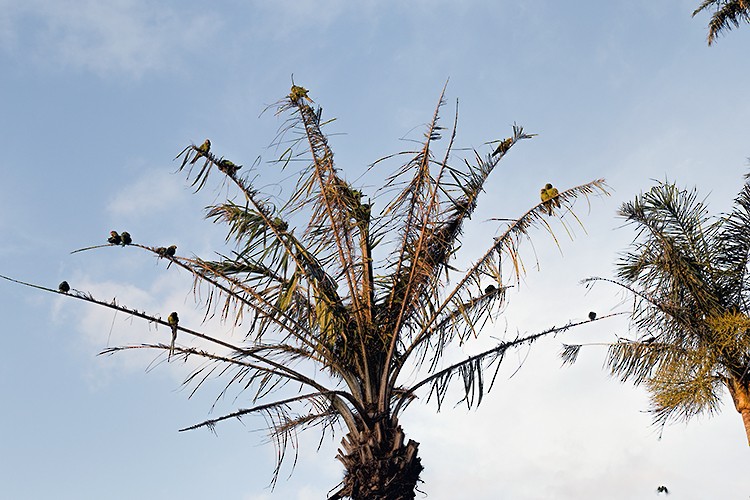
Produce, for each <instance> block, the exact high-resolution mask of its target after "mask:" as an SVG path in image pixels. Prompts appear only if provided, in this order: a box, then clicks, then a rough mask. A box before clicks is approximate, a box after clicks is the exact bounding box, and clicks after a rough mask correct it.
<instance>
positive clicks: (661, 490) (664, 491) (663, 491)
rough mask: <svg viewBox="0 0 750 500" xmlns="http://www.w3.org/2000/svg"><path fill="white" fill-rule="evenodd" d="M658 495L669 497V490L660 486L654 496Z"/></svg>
mask: <svg viewBox="0 0 750 500" xmlns="http://www.w3.org/2000/svg"><path fill="white" fill-rule="evenodd" d="M660 493H664V494H665V495H669V490H668V489H667V487H666V486H664V485H661V486H659V487H658V488H656V494H657V495H658V494H660Z"/></svg>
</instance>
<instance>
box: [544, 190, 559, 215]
mask: <svg viewBox="0 0 750 500" xmlns="http://www.w3.org/2000/svg"><path fill="white" fill-rule="evenodd" d="M540 194H541V197H542V201H543V202H544V206H545V207H546V208H547V213H548V214H549V215H552V213H553V210H552V207H553V206H555V207H557V208H560V199H559V198H558V196H559V195H560V192H559V191H558V190H557V188H556V187H553V186H552V184H550V183H547V184H545V185H544V187H543V188H542V190H541V193H540Z"/></svg>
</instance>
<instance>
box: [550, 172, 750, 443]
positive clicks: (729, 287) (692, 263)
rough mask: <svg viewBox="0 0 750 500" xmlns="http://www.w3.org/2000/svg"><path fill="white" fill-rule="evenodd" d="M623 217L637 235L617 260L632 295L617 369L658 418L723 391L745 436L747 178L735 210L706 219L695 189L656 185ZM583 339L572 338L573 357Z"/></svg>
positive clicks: (749, 399)
mask: <svg viewBox="0 0 750 500" xmlns="http://www.w3.org/2000/svg"><path fill="white" fill-rule="evenodd" d="M620 215H622V216H623V217H625V219H626V220H627V221H628V222H631V223H633V224H635V225H636V234H637V238H636V240H635V241H634V243H633V246H632V248H631V249H630V250H629V251H628V252H627V253H626V254H625V255H624V256H623V258H622V259H621V261H620V262H619V264H618V266H619V272H618V274H619V281H615V280H608V279H602V278H591V280H587V281H589V283H592V282H594V281H602V280H603V281H610V282H613V283H617V284H618V285H619V286H621V287H622V288H624V289H626V290H628V291H629V292H631V293H632V294H633V297H634V299H635V302H634V308H633V311H632V321H633V324H634V325H635V327H636V329H637V332H638V335H639V337H638V339H637V340H626V339H619V340H618V342H617V343H614V344H611V345H610V347H609V352H608V356H607V366H608V368H609V370H610V372H611V374H612V375H613V376H618V377H620V379H621V380H623V381H625V380H632V381H633V382H634V383H635V384H636V385H639V384H644V385H645V386H646V388H647V390H648V392H649V393H650V396H651V407H652V408H651V410H652V412H653V413H654V419H655V422H656V423H660V424H661V425H662V426H663V425H664V424H665V423H667V422H668V421H670V420H689V419H690V418H692V417H694V416H696V415H698V414H700V413H703V412H707V413H714V412H716V411H718V409H719V405H720V398H721V395H722V392H723V390H724V388H726V389H728V391H729V394H730V395H731V396H732V400H733V401H734V406H735V408H736V409H737V411H738V412H739V413H740V414H741V415H742V420H743V422H744V425H745V431H746V433H747V436H748V443H750V388H749V387H748V383H750V375H749V373H748V369H749V368H750V317H748V312H750V307H749V306H750V302H748V299H750V280H749V279H748V263H749V262H748V260H749V259H750V185H749V184H747V183H746V184H745V186H744V188H743V190H742V191H741V192H740V194H739V196H738V197H737V198H736V199H735V203H734V207H733V210H732V212H731V213H729V214H728V215H725V216H722V217H714V218H711V217H709V216H708V215H707V208H706V206H705V205H704V204H703V203H702V202H701V201H699V200H698V199H697V193H696V191H695V190H692V191H685V190H680V189H678V188H677V187H676V186H675V185H674V184H666V183H662V184H659V185H657V186H655V187H653V188H652V189H651V190H650V191H648V192H647V193H645V194H641V195H640V196H638V197H636V199H635V201H634V202H632V203H625V204H623V206H622V208H621V209H620ZM580 348H581V345H568V346H565V347H564V349H563V359H565V360H566V361H568V362H571V363H572V362H574V361H575V359H576V357H577V354H578V351H579V350H580Z"/></svg>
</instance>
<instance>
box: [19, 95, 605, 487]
mask: <svg viewBox="0 0 750 500" xmlns="http://www.w3.org/2000/svg"><path fill="white" fill-rule="evenodd" d="M444 93H445V89H443V93H442V94H441V96H440V101H439V104H438V106H437V108H436V110H435V112H434V115H433V117H432V120H431V122H430V123H429V125H428V126H427V130H426V132H425V134H424V140H423V141H422V142H421V143H420V145H419V147H418V148H417V149H416V150H414V151H406V152H402V153H399V154H398V155H392V156H391V157H389V158H393V157H397V156H404V157H406V158H408V159H407V161H406V162H405V164H404V165H403V166H402V167H400V168H399V169H397V171H396V172H395V174H394V175H392V176H391V177H390V178H388V180H387V182H386V185H385V186H384V188H383V189H382V190H381V192H382V193H391V196H392V198H391V199H390V201H388V202H387V203H386V204H385V205H384V206H383V207H382V208H381V209H380V210H379V211H375V209H374V204H373V203H372V201H371V199H369V198H368V197H367V196H366V195H365V193H364V192H363V191H362V190H361V189H359V188H356V187H354V186H353V185H352V184H350V183H349V182H347V181H346V180H345V179H344V178H343V177H342V176H341V173H340V171H339V170H338V169H337V168H335V167H334V162H333V152H332V150H331V148H330V146H329V143H328V138H327V137H326V136H325V135H324V134H323V132H322V130H321V129H322V127H323V126H324V124H325V122H324V121H323V120H322V110H321V108H319V107H318V108H317V109H316V108H313V107H312V105H311V104H312V100H311V99H310V98H309V97H308V92H307V90H306V89H304V88H303V87H300V86H297V85H293V86H292V91H291V93H290V94H289V95H288V96H286V97H285V98H284V99H282V100H281V101H279V102H278V103H277V105H276V106H277V111H278V113H279V114H284V115H286V116H287V120H286V121H285V122H284V125H283V126H282V128H281V131H280V134H279V138H278V144H290V145H289V147H288V149H286V150H285V151H284V152H283V153H282V154H281V155H280V158H279V160H278V162H279V163H280V164H281V166H282V167H284V168H289V167H290V166H292V165H297V164H299V163H298V162H299V161H300V160H303V159H304V160H305V164H306V165H307V166H305V167H303V168H301V170H300V171H299V172H298V175H297V183H296V185H295V187H294V188H293V189H292V190H291V192H290V194H289V196H288V197H287V198H286V200H285V202H284V203H280V202H278V200H279V197H278V196H271V195H267V194H264V193H262V192H261V191H260V190H259V189H258V188H256V187H255V186H254V185H253V183H252V180H251V179H252V177H251V176H250V175H245V176H244V177H241V176H239V175H238V173H239V172H238V171H239V170H240V166H239V165H236V164H234V163H233V162H231V161H229V160H226V159H224V158H221V157H218V156H217V155H216V154H215V153H214V152H213V151H211V150H210V141H206V142H205V143H203V145H201V146H196V145H194V144H192V145H190V146H188V147H187V148H185V149H184V150H183V152H182V153H180V155H178V158H179V159H181V160H182V164H181V167H180V169H181V170H184V171H186V172H187V174H188V179H190V180H191V182H192V184H193V186H195V188H196V190H199V189H201V188H202V187H204V186H205V185H206V182H207V179H208V177H209V174H210V173H211V172H215V171H217V170H218V171H219V173H220V174H221V175H223V178H224V180H225V181H227V182H229V183H230V184H233V185H234V186H235V187H236V188H237V193H238V197H239V199H240V201H238V200H236V199H235V200H231V199H230V200H228V201H226V202H225V203H221V204H218V205H215V206H212V207H209V209H208V215H207V218H209V219H212V220H213V221H214V222H222V223H225V224H227V226H228V236H227V238H228V241H229V240H233V241H234V242H236V250H235V251H233V252H232V253H231V255H226V256H221V257H220V258H219V259H218V260H204V259H200V258H197V257H193V258H191V257H186V256H180V255H175V254H174V252H171V254H170V252H168V251H167V249H164V248H162V247H150V246H145V245H140V244H135V243H131V244H130V245H129V246H130V247H134V248H140V249H142V250H145V251H147V252H151V253H153V254H154V255H156V256H157V257H159V258H160V259H162V260H166V261H168V262H169V265H173V266H175V267H177V268H181V269H183V270H186V271H188V272H190V273H192V275H193V277H194V280H195V284H194V287H195V289H196V290H197V291H199V292H200V293H198V294H197V295H198V296H200V297H203V298H204V302H202V307H205V309H206V311H207V312H206V314H207V315H210V314H212V311H216V310H218V311H220V312H221V318H222V320H224V321H227V322H229V323H231V324H233V325H235V326H237V327H239V326H242V327H243V329H246V331H247V335H246V337H245V341H244V343H243V344H241V345H240V344H233V343H230V342H227V341H225V340H222V339H220V338H217V337H216V336H214V335H212V334H210V333H206V332H201V331H197V330H195V329H192V328H188V327H187V325H185V324H184V323H181V322H179V318H178V316H177V314H176V312H175V313H173V314H170V317H169V319H168V320H166V321H165V320H164V319H162V318H161V317H160V316H157V315H150V314H146V313H144V312H141V311H137V310H135V309H133V308H129V307H125V306H123V305H119V304H116V303H111V302H106V301H100V300H98V299H95V298H94V297H93V296H91V295H90V294H86V293H83V292H76V291H72V292H69V293H68V294H66V296H69V297H74V298H79V299H83V300H87V301H89V302H95V303H97V304H99V305H101V306H104V307H109V308H112V309H116V310H120V311H125V312H127V313H129V314H132V315H134V316H137V317H141V318H143V319H147V320H149V321H152V322H155V323H157V324H161V325H164V326H167V327H169V329H170V333H172V335H171V336H170V337H171V338H172V339H174V335H175V334H176V335H177V336H178V337H177V345H169V344H168V343H154V344H141V345H130V346H121V347H116V348H111V349H107V350H106V351H104V352H105V353H113V352H117V351H121V350H124V349H136V348H138V349H144V348H145V349H156V350H159V351H160V352H166V351H169V352H170V353H171V358H169V359H171V360H177V359H182V360H187V359H193V358H198V359H201V360H204V361H205V363H204V364H202V365H200V367H199V368H197V369H196V370H195V371H194V372H192V373H191V374H190V375H189V376H188V377H187V379H186V381H185V383H186V384H188V385H191V386H195V389H197V388H198V387H200V386H201V384H202V383H203V381H205V380H206V379H207V378H208V377H209V376H211V375H216V374H221V375H222V376H224V377H226V378H227V382H228V383H227V389H229V387H240V388H241V389H240V390H247V391H250V393H251V394H252V396H251V398H250V399H251V401H252V406H250V407H248V408H242V409H238V410H237V411H235V412H233V413H231V414H228V415H224V416H221V417H219V418H214V419H211V420H206V421H204V422H201V423H198V424H196V425H194V426H191V427H188V428H187V429H195V428H199V427H208V428H213V427H214V426H215V425H216V424H217V423H219V422H221V421H224V420H227V419H233V418H237V419H241V418H243V417H244V416H246V415H250V414H263V415H264V416H265V417H266V418H267V420H268V421H269V422H270V426H269V431H270V432H271V435H272V437H273V438H274V439H275V442H276V444H277V446H278V448H277V449H278V452H279V453H278V462H277V465H276V470H275V474H274V481H275V479H276V477H277V474H278V471H279V467H280V466H281V462H282V460H283V458H284V453H285V451H286V446H287V445H288V444H289V443H290V442H293V441H292V440H293V439H294V437H295V436H296V432H297V431H299V430H302V429H305V428H309V427H312V426H315V425H320V426H322V430H323V432H326V431H328V430H330V431H331V432H333V431H334V430H335V428H336V427H335V426H336V425H337V424H339V425H340V424H343V426H344V428H345V429H346V435H345V437H344V438H343V440H342V446H341V449H340V450H339V455H338V457H337V458H338V459H339V460H340V461H341V462H342V463H343V465H344V468H345V475H344V479H343V481H342V483H341V485H340V488H339V489H338V490H337V491H336V492H334V493H333V494H332V496H331V497H330V498H331V499H338V498H344V497H350V498H353V499H383V500H385V499H390V500H397V499H411V498H414V495H415V488H416V486H417V483H418V481H419V475H420V472H421V471H422V465H421V462H420V458H419V456H418V453H417V451H418V443H417V442H415V441H413V440H408V441H407V440H406V439H405V435H404V432H403V430H402V428H401V426H400V425H399V416H400V414H401V412H402V411H403V410H404V409H405V408H407V406H408V405H409V403H410V402H411V401H412V400H413V399H414V398H415V397H416V395H417V394H416V393H417V392H418V391H419V390H420V389H421V390H424V391H427V392H428V394H429V396H428V399H429V398H430V397H434V399H435V401H436V402H437V404H438V406H439V405H441V404H442V403H443V401H444V399H445V397H446V395H447V390H448V388H449V386H451V385H452V384H451V382H456V381H457V380H459V379H460V380H461V383H460V384H458V385H459V387H460V390H463V391H464V396H463V401H465V402H466V403H467V404H468V405H469V406H470V407H472V406H474V405H478V404H479V403H480V402H481V399H482V396H483V395H484V393H485V391H486V390H489V388H490V387H491V385H492V381H493V380H494V377H493V380H491V381H490V383H489V384H488V383H487V381H486V380H485V377H484V372H485V370H487V369H491V368H493V367H497V366H499V364H500V362H501V361H502V359H503V356H504V353H505V352H506V350H508V349H510V348H512V347H514V346H520V345H524V344H530V343H532V342H533V341H534V340H536V339H538V338H539V337H541V336H543V335H546V334H548V333H551V332H559V331H562V330H566V329H568V328H570V327H571V326H574V324H572V323H568V324H566V325H565V326H563V327H559V328H551V329H549V330H547V331H543V332H539V333H536V334H532V335H528V336H525V337H520V336H519V337H516V338H513V339H510V340H506V341H503V342H501V343H500V344H499V345H497V346H495V347H494V348H492V349H489V350H487V351H485V352H482V353H480V354H478V355H475V356H472V357H469V358H467V359H464V360H462V361H459V362H457V363H454V364H451V365H450V366H448V367H446V368H441V364H440V361H441V359H443V356H444V355H445V354H446V349H447V348H448V347H449V346H450V345H451V344H452V343H455V342H460V343H464V342H468V341H470V340H472V338H475V336H476V335H478V334H479V332H480V330H481V328H482V326H483V325H484V324H485V322H486V321H487V320H488V319H491V318H493V317H495V316H497V315H498V314H499V312H500V310H501V308H502V307H503V305H504V302H505V296H506V288H507V287H508V286H509V284H512V283H513V282H514V281H515V280H517V279H518V278H519V277H520V276H521V274H522V273H523V269H524V268H523V263H522V262H521V260H520V258H519V255H518V251H519V246H520V245H521V243H522V241H523V240H525V239H526V238H528V237H529V231H530V230H531V229H532V228H534V227H540V226H541V227H543V228H545V229H547V230H549V231H551V230H552V226H551V224H552V222H556V223H559V224H562V226H563V227H565V229H566V230H568V231H570V229H571V228H570V227H569V226H568V222H567V221H569V220H572V221H573V223H578V219H577V218H576V217H575V215H574V214H573V212H572V211H571V206H572V203H573V201H574V200H575V198H576V197H577V196H580V195H583V196H589V195H598V194H607V191H606V188H605V184H604V181H603V180H602V179H599V180H595V181H593V182H590V183H587V184H583V185H581V186H578V187H574V188H571V189H567V190H563V191H560V192H559V195H558V200H559V202H560V203H561V204H562V209H561V210H558V211H557V217H550V216H549V215H548V210H547V207H545V206H543V204H542V203H541V201H539V202H537V204H536V205H534V206H533V207H532V208H531V209H530V210H529V211H528V212H526V213H525V214H523V215H521V216H520V217H518V218H516V219H513V220H509V219H502V220H501V221H503V222H500V224H501V225H502V228H501V229H502V231H501V232H500V233H499V236H497V237H496V238H494V239H490V238H488V242H487V247H486V248H485V249H484V251H483V252H482V253H481V256H480V257H479V258H478V259H477V260H475V261H474V262H473V263H471V264H470V265H469V266H468V268H467V269H465V270H463V271H459V270H458V269H457V268H456V267H455V263H454V262H453V261H454V260H455V259H454V257H455V254H456V251H457V250H458V248H459V245H460V239H461V234H462V231H463V229H464V223H465V222H466V221H467V220H468V219H469V218H470V217H471V215H472V213H473V212H474V209H475V207H476V206H477V200H478V198H479V196H480V194H481V193H482V191H483V188H484V186H485V183H486V182H487V179H488V177H489V175H490V174H491V173H492V172H493V171H494V169H495V167H496V166H497V164H498V162H499V161H500V160H501V159H502V158H504V156H505V155H506V154H507V152H508V151H509V150H510V149H512V147H513V146H514V145H515V144H516V143H517V142H518V141H521V140H523V139H528V138H530V137H532V134H527V133H524V131H523V129H522V127H520V126H515V125H514V126H513V134H512V136H511V137H510V138H508V139H505V140H504V141H503V144H504V147H503V148H500V149H501V151H499V152H498V151H495V153H494V154H490V151H492V149H489V151H488V152H487V153H486V154H480V153H479V152H477V151H474V154H473V156H472V157H471V158H469V159H462V160H461V161H459V162H458V165H457V166H454V165H452V164H451V163H450V162H451V159H452V155H453V143H454V139H455V132H456V122H457V117H458V115H457V113H456V117H455V119H454V121H453V126H452V127H451V128H450V130H449V131H447V135H448V144H447V147H446V148H445V150H444V151H443V153H442V155H441V156H440V157H437V158H436V157H435V153H434V151H433V146H434V144H435V143H436V142H437V141H438V140H440V139H441V138H442V135H443V134H444V133H446V129H445V128H444V127H442V126H440V125H439V124H438V121H439V118H438V117H439V110H440V109H441V107H442V105H443V104H444ZM286 141H288V142H286ZM303 151H304V152H303ZM384 160H385V159H384ZM247 170H248V169H245V171H247ZM497 199H498V198H497V197H495V200H497ZM104 246H107V245H104ZM376 254H377V255H376ZM376 257H377V258H376ZM503 257H504V258H506V259H507V260H506V273H508V271H509V272H510V276H508V277H506V278H504V277H503V272H502V271H503V266H502V260H501V259H502V258H503ZM33 286H36V285H33ZM41 288H44V287H41ZM45 289H46V288H45ZM46 290H48V291H52V292H55V293H62V292H56V291H55V290H51V289H46ZM173 315H174V316H173ZM248 324H249V327H247V326H246V325H248ZM185 335H191V336H194V337H197V338H199V339H202V340H203V341H205V342H206V343H207V345H209V346H211V345H212V346H213V349H214V350H210V349H208V348H207V349H198V348H192V347H185V346H181V345H180V342H179V338H180V337H182V336H185ZM419 367H426V373H425V371H423V372H421V373H422V374H423V375H422V378H421V379H420V380H418V381H417V382H415V383H411V384H409V385H406V384H405V382H404V380H405V379H407V378H408V377H406V376H404V375H402V374H403V373H404V369H405V368H407V369H409V370H412V369H415V368H419ZM319 372H323V373H322V374H321V373H319ZM409 376H411V375H409ZM227 389H225V390H227ZM187 429H183V430H187Z"/></svg>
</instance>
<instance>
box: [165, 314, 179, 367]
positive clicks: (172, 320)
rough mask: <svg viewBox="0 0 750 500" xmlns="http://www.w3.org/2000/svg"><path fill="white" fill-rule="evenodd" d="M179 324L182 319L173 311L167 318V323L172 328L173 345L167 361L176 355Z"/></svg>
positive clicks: (171, 344)
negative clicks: (175, 348)
mask: <svg viewBox="0 0 750 500" xmlns="http://www.w3.org/2000/svg"><path fill="white" fill-rule="evenodd" d="M179 322H180V318H179V317H178V316H177V313H176V312H175V311H172V312H171V313H170V314H169V317H167V323H169V326H170V327H171V328H172V343H170V344H169V356H168V357H167V359H172V354H174V343H175V340H177V325H178V324H179Z"/></svg>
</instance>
